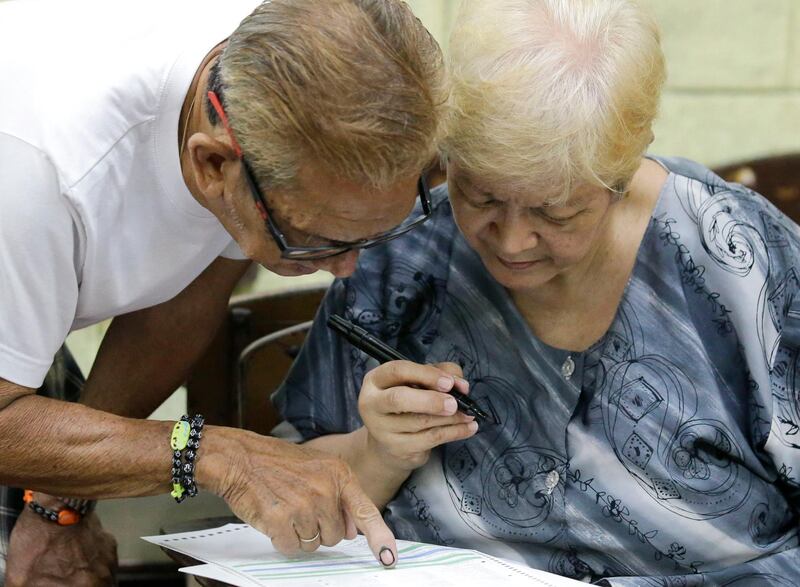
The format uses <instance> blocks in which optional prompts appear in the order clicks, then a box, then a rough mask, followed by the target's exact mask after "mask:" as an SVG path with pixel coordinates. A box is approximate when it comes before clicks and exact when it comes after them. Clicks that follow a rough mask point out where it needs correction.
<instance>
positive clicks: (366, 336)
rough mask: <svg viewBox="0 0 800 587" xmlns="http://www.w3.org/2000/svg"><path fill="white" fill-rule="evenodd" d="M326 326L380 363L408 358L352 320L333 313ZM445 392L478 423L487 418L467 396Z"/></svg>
mask: <svg viewBox="0 0 800 587" xmlns="http://www.w3.org/2000/svg"><path fill="white" fill-rule="evenodd" d="M328 328H330V329H331V330H333V331H334V332H336V333H337V334H339V335H341V336H343V337H344V338H345V339H347V341H348V342H350V344H352V345H353V346H354V347H356V348H357V349H359V350H361V351H363V352H365V353H366V354H368V355H369V356H370V357H372V358H373V359H376V360H377V361H378V362H380V363H381V364H383V363H388V362H389V361H408V360H409V359H408V358H406V357H404V356H403V355H401V354H400V353H399V352H397V350H396V349H393V348H392V347H390V346H389V345H388V344H386V343H385V342H383V341H381V340H379V339H377V338H375V337H374V336H372V335H371V334H370V333H369V332H367V331H366V330H364V329H363V328H361V327H360V326H356V325H355V324H353V323H352V322H349V321H348V320H345V319H344V318H342V317H341V316H337V315H336V314H333V315H331V316H330V317H329V318H328ZM447 394H448V395H449V396H450V397H452V398H453V399H455V400H456V403H458V410H459V411H460V412H463V413H464V414H467V415H468V416H473V417H474V418H475V420H477V422H478V423H479V424H482V423H483V422H486V421H488V420H489V416H488V415H487V414H486V412H484V411H483V410H482V409H481V408H480V407H479V406H478V404H477V403H475V401H474V400H473V399H471V398H470V397H469V396H467V395H464V394H463V393H460V392H458V391H456V390H455V389H451V390H450V391H448V392H447Z"/></svg>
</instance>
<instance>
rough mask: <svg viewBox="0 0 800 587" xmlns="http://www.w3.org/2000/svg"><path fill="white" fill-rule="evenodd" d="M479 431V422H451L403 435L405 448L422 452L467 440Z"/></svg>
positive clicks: (409, 450)
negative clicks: (441, 445)
mask: <svg viewBox="0 0 800 587" xmlns="http://www.w3.org/2000/svg"><path fill="white" fill-rule="evenodd" d="M477 431H478V423H477V422H466V423H462V424H451V425H449V426H439V427H437V428H429V429H427V430H423V431H422V432H416V433H412V434H405V435H403V444H404V449H405V450H406V451H408V452H410V453H420V452H426V451H429V450H431V449H432V448H434V447H437V446H439V445H440V444H447V443H448V442H456V441H458V440H466V439H467V438H470V437H471V436H473V435H474V434H475V433H476V432H477Z"/></svg>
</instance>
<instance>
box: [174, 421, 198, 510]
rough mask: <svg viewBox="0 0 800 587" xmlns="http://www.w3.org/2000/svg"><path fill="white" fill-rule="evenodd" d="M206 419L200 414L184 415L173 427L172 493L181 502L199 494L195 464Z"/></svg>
mask: <svg viewBox="0 0 800 587" xmlns="http://www.w3.org/2000/svg"><path fill="white" fill-rule="evenodd" d="M204 423H205V419H204V418H203V416H201V415H200V414H195V415H194V416H193V417H192V418H189V416H182V417H181V419H180V421H178V422H176V423H175V426H174V427H173V428H172V437H171V438H170V447H171V448H172V491H171V492H170V495H172V497H174V498H175V501H176V502H178V503H181V502H182V501H183V500H184V499H186V496H187V495H188V496H189V497H194V496H195V495H197V483H196V482H195V479H194V465H195V462H196V461H197V451H198V449H199V448H200V439H201V438H203V424H204Z"/></svg>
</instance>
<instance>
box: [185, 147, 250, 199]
mask: <svg viewBox="0 0 800 587" xmlns="http://www.w3.org/2000/svg"><path fill="white" fill-rule="evenodd" d="M186 146H187V149H188V151H189V157H190V159H191V162H192V169H193V171H194V177H195V182H196V183H197V188H198V189H199V190H200V192H201V193H202V194H203V197H205V198H206V200H212V199H215V198H221V197H222V196H223V195H224V193H225V175H224V172H223V171H224V167H225V164H226V163H230V162H232V161H235V160H236V159H237V156H236V152H235V151H234V150H233V148H232V147H231V146H230V145H229V144H227V143H225V142H223V141H219V140H217V139H215V138H214V137H212V136H210V135H208V134H206V133H202V132H199V133H195V134H193V135H192V136H191V137H189V140H188V142H187V144H186Z"/></svg>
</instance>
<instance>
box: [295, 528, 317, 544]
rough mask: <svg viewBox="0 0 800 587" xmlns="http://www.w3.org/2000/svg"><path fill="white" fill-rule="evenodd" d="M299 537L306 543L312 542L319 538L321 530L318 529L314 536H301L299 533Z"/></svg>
mask: <svg viewBox="0 0 800 587" xmlns="http://www.w3.org/2000/svg"><path fill="white" fill-rule="evenodd" d="M297 538H298V539H299V540H300V542H302V543H304V544H311V543H312V542H316V541H317V540H319V530H317V533H316V534H314V537H313V538H300V535H299V534H298V535H297Z"/></svg>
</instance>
